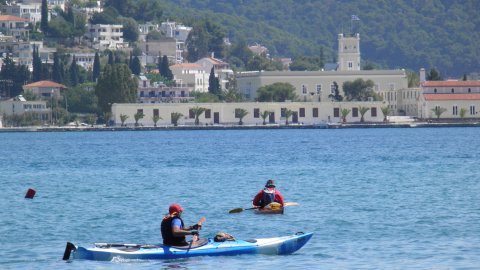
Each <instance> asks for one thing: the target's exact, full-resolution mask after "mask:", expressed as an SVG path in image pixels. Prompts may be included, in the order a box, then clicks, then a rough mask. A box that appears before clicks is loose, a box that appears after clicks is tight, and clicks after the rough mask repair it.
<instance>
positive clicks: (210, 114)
mask: <svg viewBox="0 0 480 270" xmlns="http://www.w3.org/2000/svg"><path fill="white" fill-rule="evenodd" d="M205 118H212V110H210V109H206V110H205Z"/></svg>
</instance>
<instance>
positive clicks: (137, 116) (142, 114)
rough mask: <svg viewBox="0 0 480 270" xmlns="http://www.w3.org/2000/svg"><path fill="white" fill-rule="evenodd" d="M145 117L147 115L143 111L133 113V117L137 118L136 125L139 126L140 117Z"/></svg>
mask: <svg viewBox="0 0 480 270" xmlns="http://www.w3.org/2000/svg"><path fill="white" fill-rule="evenodd" d="M143 117H145V114H144V113H143V112H142V111H138V112H137V113H135V114H134V115H133V118H134V119H135V126H136V127H138V126H139V124H138V121H139V120H140V119H143Z"/></svg>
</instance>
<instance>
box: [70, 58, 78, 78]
mask: <svg viewBox="0 0 480 270" xmlns="http://www.w3.org/2000/svg"><path fill="white" fill-rule="evenodd" d="M70 84H71V85H72V86H77V84H78V67H77V60H75V55H74V56H73V60H72V64H71V65H70Z"/></svg>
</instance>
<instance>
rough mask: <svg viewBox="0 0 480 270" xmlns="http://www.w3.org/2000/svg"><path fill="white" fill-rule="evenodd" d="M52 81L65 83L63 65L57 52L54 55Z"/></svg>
mask: <svg viewBox="0 0 480 270" xmlns="http://www.w3.org/2000/svg"><path fill="white" fill-rule="evenodd" d="M52 79H53V81H54V82H57V83H63V71H62V64H61V63H60V57H59V56H58V53H57V52H54V53H53V70H52Z"/></svg>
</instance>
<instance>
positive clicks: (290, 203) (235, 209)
mask: <svg viewBox="0 0 480 270" xmlns="http://www.w3.org/2000/svg"><path fill="white" fill-rule="evenodd" d="M297 205H299V204H298V203H297V202H286V203H284V204H283V207H285V206H297ZM258 208H260V207H258V206H256V207H251V208H241V207H239V208H233V209H232V210H230V211H228V213H229V214H234V213H241V212H243V211H245V210H252V209H258Z"/></svg>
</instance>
